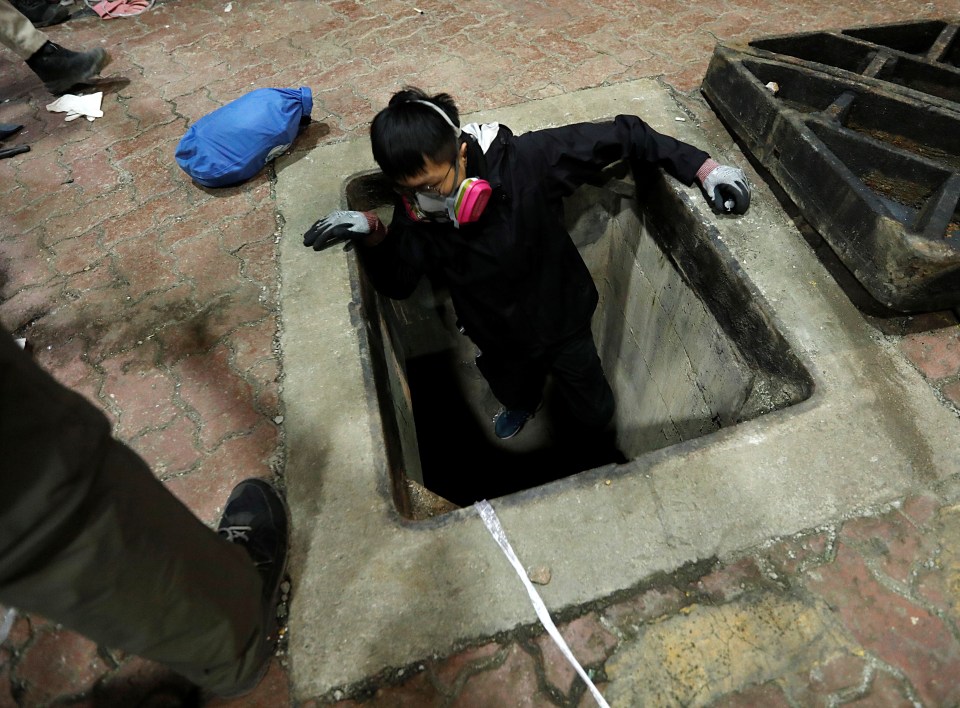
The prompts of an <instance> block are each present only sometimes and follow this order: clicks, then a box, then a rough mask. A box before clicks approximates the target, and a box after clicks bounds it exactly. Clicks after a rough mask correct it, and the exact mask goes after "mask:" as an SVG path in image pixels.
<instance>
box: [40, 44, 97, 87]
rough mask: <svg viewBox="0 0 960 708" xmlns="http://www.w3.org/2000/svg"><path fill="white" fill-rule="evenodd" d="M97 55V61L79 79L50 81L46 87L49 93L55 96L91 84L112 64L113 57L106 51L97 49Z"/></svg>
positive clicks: (95, 50)
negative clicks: (91, 80)
mask: <svg viewBox="0 0 960 708" xmlns="http://www.w3.org/2000/svg"><path fill="white" fill-rule="evenodd" d="M93 51H94V52H95V53H96V55H97V56H96V59H95V60H94V62H93V64H92V65H91V66H90V68H88V69H87V70H85V71H84V72H83V73H82V74H81V75H80V77H79V78H76V77H72V78H70V79H60V80H59V81H49V82H47V83H46V84H44V86H46V87H47V91H49V92H50V93H52V94H54V95H55V96H56V95H58V94H63V93H67V92H68V91H69V90H70V89H72V88H73V87H74V86H80V85H82V84H87V83H89V82H90V79H92V78H93V77H94V76H96V75H97V74H99V73H100V72H101V71H103V70H104V68H106V66H107V65H108V64H109V63H110V62H111V60H112V59H113V57H111V56H110V53H109V52H108V51H107V50H106V49H101V48H99V47H97V48H96V49H94V50H93Z"/></svg>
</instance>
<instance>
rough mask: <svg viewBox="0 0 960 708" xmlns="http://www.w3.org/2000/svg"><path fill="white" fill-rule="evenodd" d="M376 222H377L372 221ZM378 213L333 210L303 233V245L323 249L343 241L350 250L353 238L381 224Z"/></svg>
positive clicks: (359, 236) (362, 235) (363, 235)
mask: <svg viewBox="0 0 960 708" xmlns="http://www.w3.org/2000/svg"><path fill="white" fill-rule="evenodd" d="M371 222H375V223H371ZM379 223H380V220H379V219H378V218H377V216H376V214H372V213H368V212H362V211H331V212H330V213H329V214H327V215H326V216H325V217H323V218H322V219H320V220H318V221H317V222H316V223H314V225H313V226H311V227H310V228H309V229H308V230H307V232H306V233H305V234H304V235H303V245H304V246H306V247H308V248H310V247H313V250H314V251H322V250H324V249H326V248H330V247H331V246H335V245H336V244H338V243H342V242H343V241H346V242H347V245H346V246H345V248H344V250H349V249H350V248H351V247H352V245H353V239H356V238H364V237H366V236H369V235H370V232H371V231H372V230H373V229H374V228H376V226H379Z"/></svg>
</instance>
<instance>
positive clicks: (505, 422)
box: [476, 351, 546, 439]
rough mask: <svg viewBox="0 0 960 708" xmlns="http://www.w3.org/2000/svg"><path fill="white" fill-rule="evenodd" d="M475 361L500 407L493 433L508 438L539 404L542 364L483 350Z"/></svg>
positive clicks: (542, 379)
mask: <svg viewBox="0 0 960 708" xmlns="http://www.w3.org/2000/svg"><path fill="white" fill-rule="evenodd" d="M476 362H477V368H478V369H479V370H480V373H481V374H483V377H484V378H485V379H486V380H487V383H488V384H489V385H490V390H491V391H492V392H493V395H494V397H495V398H496V399H497V400H498V401H500V403H501V405H503V409H502V410H501V411H500V412H498V413H497V415H496V417H495V418H494V432H495V433H496V435H497V437H498V438H501V439H506V438H511V437H513V436H514V435H516V434H517V433H519V432H520V429H521V428H523V425H524V423H526V422H527V419H529V418H530V416H532V415H533V413H534V411H536V410H537V407H538V406H539V405H540V399H541V397H542V396H543V385H544V382H545V381H546V371H545V369H544V367H543V364H542V362H540V361H539V360H536V359H530V358H522V357H507V356H503V355H502V354H499V353H495V352H490V351H484V352H483V354H481V355H479V356H478V357H477V359H476Z"/></svg>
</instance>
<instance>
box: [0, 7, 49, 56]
mask: <svg viewBox="0 0 960 708" xmlns="http://www.w3.org/2000/svg"><path fill="white" fill-rule="evenodd" d="M46 43H47V36H46V35H45V34H44V33H43V32H41V31H40V30H38V29H37V28H36V27H34V26H33V23H32V22H30V20H29V19H27V18H26V16H24V15H23V14H21V13H20V12H18V11H17V9H16V8H15V7H14V6H13V5H11V4H10V2H9V0H0V44H3V46H5V47H6V48H7V49H10V50H12V51H14V52H16V54H17V56H18V57H20V58H21V59H23V60H27V59H29V58H30V57H32V56H33V55H34V54H35V53H36V52H37V50H39V49H40V47H42V46H43V45H44V44H46Z"/></svg>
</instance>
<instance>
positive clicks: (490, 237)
mask: <svg viewBox="0 0 960 708" xmlns="http://www.w3.org/2000/svg"><path fill="white" fill-rule="evenodd" d="M464 137H466V138H467V139H468V142H469V144H468V148H467V173H468V174H469V175H471V176H479V177H483V178H484V179H486V180H488V181H489V182H490V185H491V187H492V188H493V193H492V195H491V198H490V202H489V203H488V205H487V207H486V209H485V210H484V212H483V215H482V216H481V217H480V219H479V221H477V222H476V223H473V224H463V225H461V227H460V229H456V228H454V227H453V225H452V224H449V223H430V222H416V221H414V220H412V219H411V218H410V217H409V216H408V215H407V213H406V210H405V208H404V207H403V205H402V203H401V202H400V201H399V199H398V202H397V204H396V206H395V208H394V214H393V220H392V222H391V224H390V227H389V230H388V234H387V236H386V238H385V239H384V240H383V241H382V242H381V243H380V244H378V245H377V246H373V247H369V248H360V249H359V252H360V258H361V260H362V262H363V264H364V266H365V269H366V272H367V274H368V275H369V277H370V279H371V281H372V282H373V284H374V287H376V288H377V290H378V291H379V292H380V293H382V294H384V295H386V296H388V297H391V298H396V299H402V298H405V297H408V296H409V295H410V294H411V293H412V292H413V290H414V288H415V287H416V285H417V283H418V282H419V280H420V278H421V277H422V276H423V275H426V276H427V277H428V278H430V279H431V281H432V282H433V283H434V285H439V286H444V287H446V288H448V289H449V291H450V296H451V299H452V300H453V305H454V307H455V308H456V312H457V317H458V318H459V321H460V323H461V324H462V325H463V326H464V327H465V328H466V331H467V334H468V335H469V336H470V338H471V339H473V341H474V342H475V343H476V344H477V346H478V347H480V349H481V350H484V351H488V350H490V351H494V350H497V351H501V352H504V353H510V352H516V353H517V354H518V355H519V354H525V355H533V354H536V353H538V352H541V351H542V350H543V348H544V347H547V346H550V345H554V344H557V343H559V342H561V341H563V340H564V339H565V338H567V337H570V336H571V335H573V334H576V333H577V332H579V331H582V330H583V328H585V327H587V326H588V325H589V323H590V318H591V317H592V315H593V311H594V309H595V308H596V305H597V299H598V298H597V289H596V287H595V286H594V284H593V280H592V278H591V277H590V273H589V271H588V270H587V267H586V265H585V264H584V262H583V259H582V258H581V257H580V254H579V253H578V251H577V248H576V246H575V245H574V244H573V241H572V240H571V238H570V235H569V234H568V233H567V231H566V229H565V228H564V226H563V204H562V199H563V197H565V196H567V195H569V194H570V193H571V192H573V191H574V190H575V189H576V188H577V187H578V186H580V185H581V184H583V183H584V182H585V181H587V180H588V179H590V178H591V177H595V176H596V175H597V174H598V173H599V172H600V171H601V170H602V169H603V168H604V167H606V166H607V165H610V164H612V163H614V162H617V161H619V160H622V159H627V160H629V161H630V162H631V164H632V165H633V168H634V170H635V171H636V170H638V169H639V170H644V169H655V168H656V167H662V168H664V169H665V170H666V171H667V172H668V173H669V174H671V175H672V176H674V177H676V178H677V179H679V180H680V181H681V182H683V183H684V184H687V185H689V184H691V183H692V182H693V180H694V178H695V177H696V172H697V170H698V169H699V168H700V166H701V165H702V164H703V162H704V161H705V160H706V159H707V158H708V155H707V153H705V152H703V151H702V150H698V149H697V148H695V147H693V146H691V145H687V144H686V143H682V142H680V141H678V140H675V139H674V138H671V137H668V136H665V135H661V134H660V133H657V132H656V131H655V130H653V129H652V128H650V127H649V126H648V125H647V124H646V123H644V122H643V121H642V120H640V119H639V118H637V117H636V116H627V115H622V116H617V117H616V118H615V119H614V120H613V121H608V122H605V123H579V124H574V125H567V126H563V127H560V128H550V129H547V130H538V131H533V132H530V133H525V134H523V135H520V136H514V135H513V133H512V132H510V130H509V129H508V128H506V127H505V126H500V131H499V133H498V134H497V136H496V138H495V139H494V141H493V143H492V144H491V145H490V146H489V148H488V149H487V151H486V153H485V154H484V153H483V152H482V151H481V149H480V146H479V145H478V144H477V143H476V141H475V140H474V139H473V137H472V136H468V135H467V133H464Z"/></svg>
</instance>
